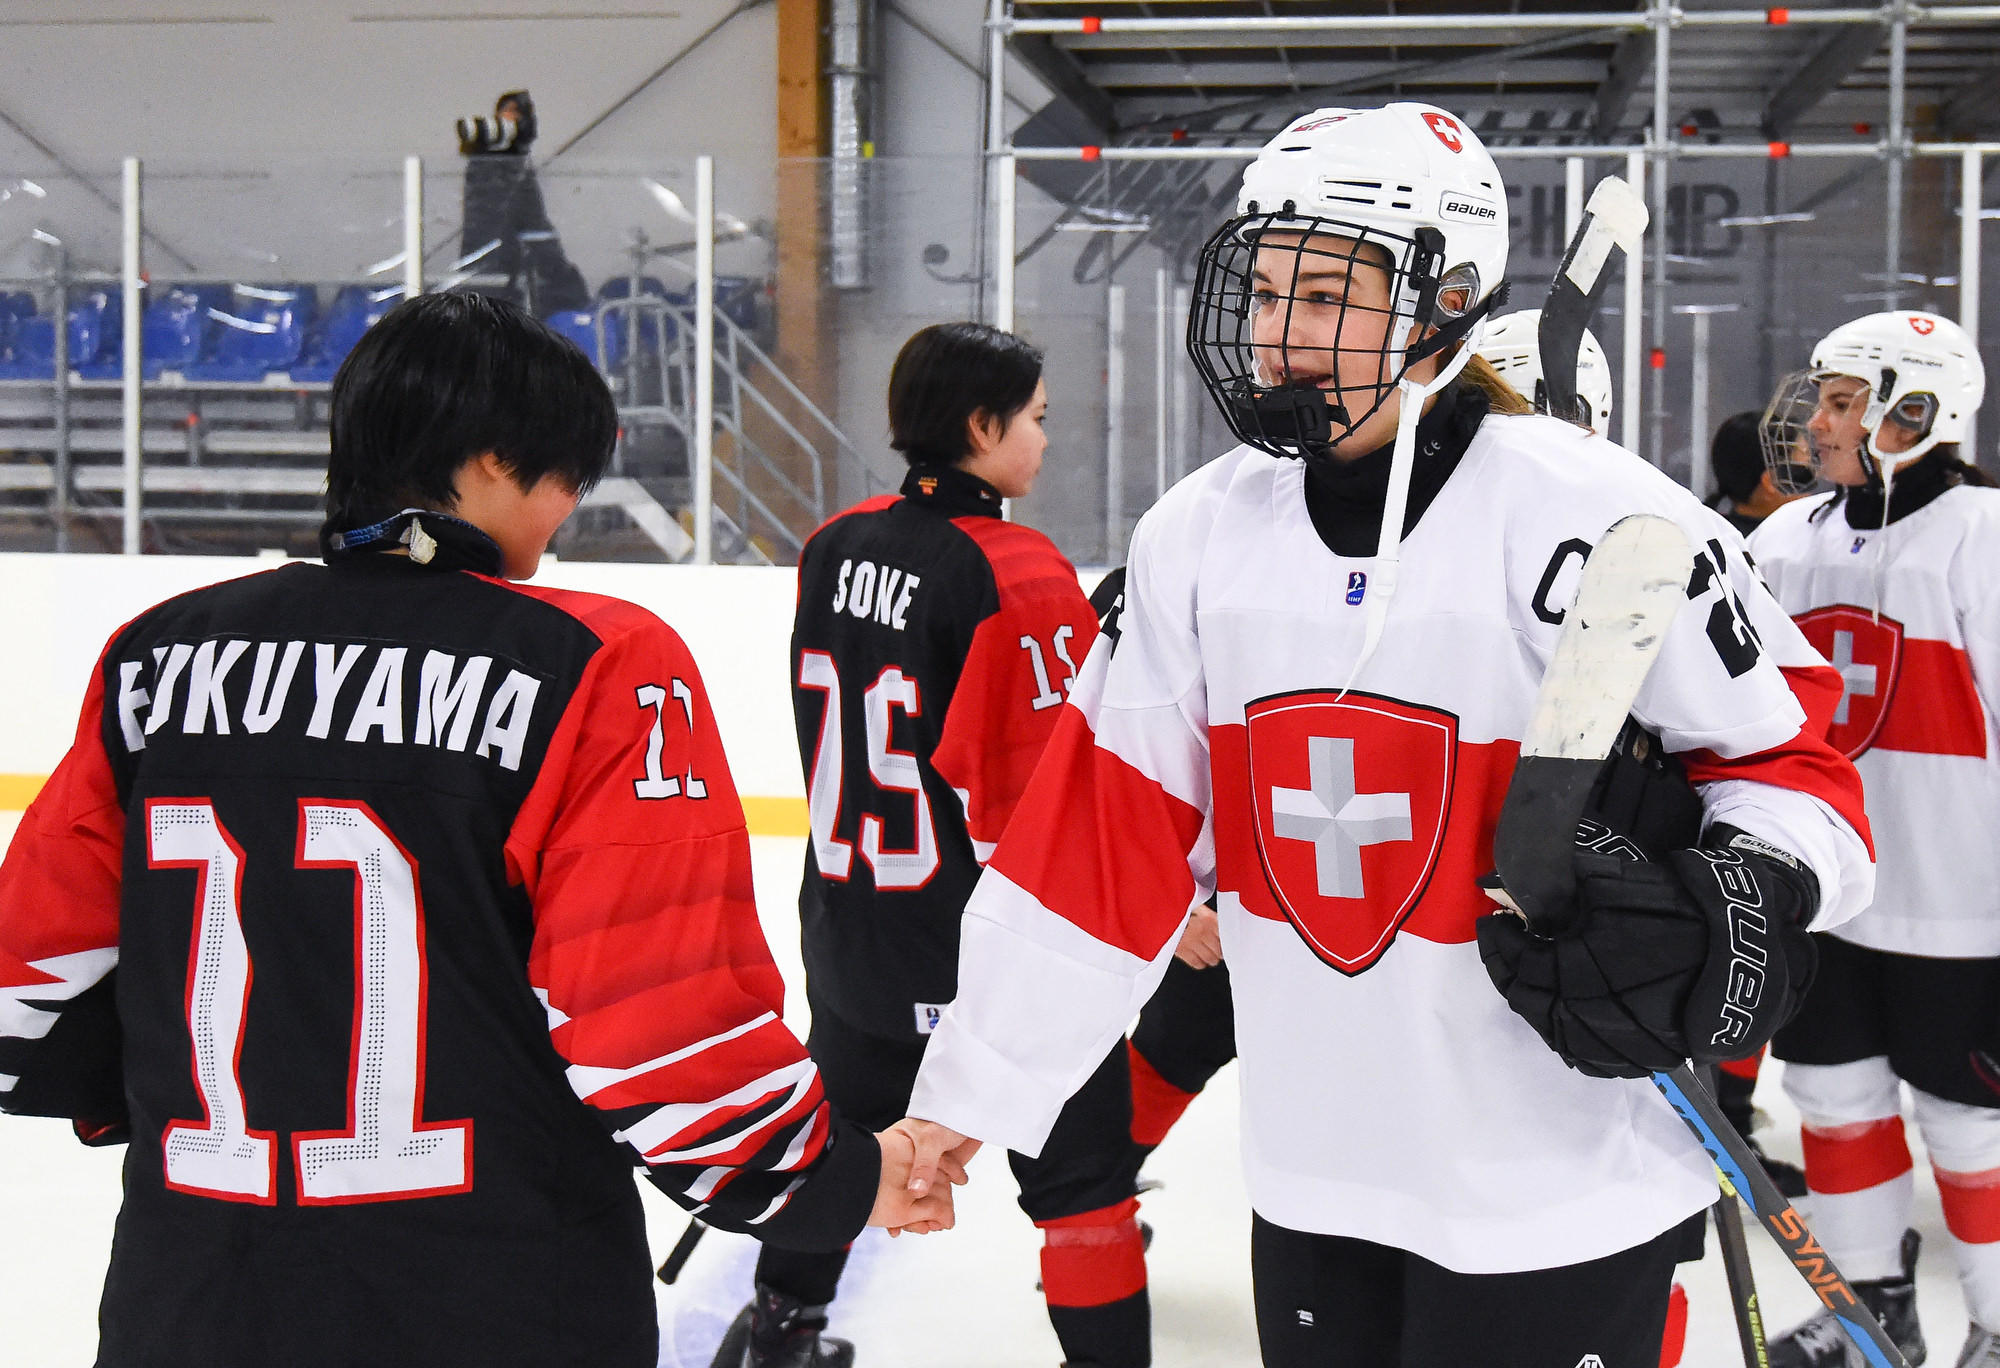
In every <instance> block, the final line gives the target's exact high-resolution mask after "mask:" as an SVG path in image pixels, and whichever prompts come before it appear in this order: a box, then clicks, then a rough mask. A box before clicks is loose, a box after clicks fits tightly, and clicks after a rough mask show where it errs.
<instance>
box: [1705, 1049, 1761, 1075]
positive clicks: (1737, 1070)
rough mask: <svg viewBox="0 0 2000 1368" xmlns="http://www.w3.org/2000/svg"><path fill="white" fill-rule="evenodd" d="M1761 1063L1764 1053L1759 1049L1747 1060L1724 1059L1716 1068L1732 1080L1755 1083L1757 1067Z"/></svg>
mask: <svg viewBox="0 0 2000 1368" xmlns="http://www.w3.org/2000/svg"><path fill="white" fill-rule="evenodd" d="M1763 1062H1764V1051H1763V1049H1762V1048H1761V1047H1759V1049H1758V1051H1757V1053H1756V1054H1753V1055H1751V1056H1750V1057H1749V1058H1748V1059H1725V1060H1723V1061H1722V1062H1721V1063H1720V1064H1718V1065H1716V1067H1717V1068H1718V1069H1721V1070H1722V1071H1723V1072H1724V1073H1726V1074H1728V1075H1730V1076H1731V1077H1732V1078H1747V1079H1749V1080H1750V1081H1751V1082H1753V1083H1754V1082H1756V1081H1757V1066H1758V1065H1760V1064H1762V1063H1763Z"/></svg>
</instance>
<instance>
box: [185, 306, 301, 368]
mask: <svg viewBox="0 0 2000 1368" xmlns="http://www.w3.org/2000/svg"><path fill="white" fill-rule="evenodd" d="M205 312H206V313H207V315H208V318H209V319H210V320H211V321H212V322H213V323H214V324H215V325H216V328H215V332H214V346H213V349H212V350H211V351H210V352H209V354H208V355H207V356H205V357H203V358H202V359H201V360H199V361H196V362H194V363H193V364H192V365H189V366H185V367H183V371H184V373H185V374H186V375H187V378H188V379H190V380H198V381H203V380H205V381H216V380H228V381H245V380H252V381H254V380H262V379H263V378H264V377H265V376H266V375H269V374H272V373H273V372H287V371H290V370H291V368H292V367H293V366H294V365H296V364H297V363H298V360H299V354H300V352H301V351H303V350H304V348H305V341H306V331H307V329H308V328H309V327H311V325H312V322H313V320H314V318H315V317H317V315H318V313H319V295H318V293H317V292H316V291H315V290H314V289H313V287H312V286H311V285H300V284H277V285H237V286H235V287H233V288H232V289H231V291H230V300H229V303H228V304H227V305H225V306H224V307H222V308H216V307H214V306H210V307H209V308H207V310H206V311H205Z"/></svg>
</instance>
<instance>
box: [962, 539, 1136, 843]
mask: <svg viewBox="0 0 2000 1368" xmlns="http://www.w3.org/2000/svg"><path fill="white" fill-rule="evenodd" d="M952 524H953V525H954V526H955V527H957V528H958V529H959V530H960V531H962V532H964V533H965V534H966V535H967V536H968V537H970V538H972V540H973V541H974V543H976V544H977V545H978V547H979V549H980V552H981V553H982V554H983V555H984V556H985V557H986V560H987V563H988V564H989V565H991V566H992V568H993V582H994V586H995V588H996V589H997V590H998V592H999V597H1000V605H999V608H998V610H997V611H996V612H994V613H993V614H992V615H991V616H990V617H988V618H987V619H986V620H985V621H984V622H982V623H980V624H979V627H978V629H977V630H976V631H975V632H974V633H973V638H972V649H971V651H970V652H969V653H968V654H967V656H966V660H965V666H964V668H963V670H961V671H960V673H959V677H958V688H957V690H956V692H954V693H953V695H952V700H951V712H950V715H949V716H947V717H946V718H945V725H944V732H943V735H942V737H941V738H940V739H939V742H938V748H937V750H936V751H935V752H934V753H933V755H932V757H931V763H932V764H933V765H934V766H936V768H937V771H938V773H939V774H941V775H943V776H944V779H945V782H946V783H948V784H950V785H951V786H952V787H953V788H954V789H956V790H957V791H958V792H959V794H960V795H961V797H962V798H963V800H964V802H965V809H966V812H965V817H966V829H967V831H968V832H969V833H970V835H971V837H972V840H973V842H974V846H973V849H974V850H975V851H976V852H978V853H980V854H981V855H982V856H983V855H984V854H986V853H987V852H988V851H989V850H990V848H991V847H992V846H993V845H994V844H995V843H997V842H998V841H999V839H1000V833H1001V832H1002V831H1003V830H1005V829H1006V826H1007V823H1008V821H1009V820H1010V819H1011V818H1012V817H1013V815H1014V805H1015V804H1016V803H1017V802H1018V801H1019V799H1020V796H1021V793H1022V791H1023V790H1024V789H1026V788H1027V786H1028V776H1029V775H1031V774H1033V773H1034V771H1035V765H1036V763H1037V762H1038V761H1039V760H1040V759H1041V757H1042V748H1043V747H1044V746H1046V745H1048V742H1049V737H1050V735H1051V733H1053V732H1054V730H1055V726H1056V718H1057V716H1058V715H1059V714H1061V713H1062V711H1063V709H1062V706H1061V704H1062V702H1063V699H1064V698H1065V697H1067V696H1068V693H1069V687H1070V685H1071V684H1073V683H1074V682H1075V680H1076V674H1077V671H1078V669H1079V668H1081V666H1082V665H1083V659H1084V657H1085V656H1086V655H1088V654H1089V653H1090V647H1091V643H1093V642H1094V641H1096V639H1097V615H1096V614H1095V613H1094V612H1092V611H1091V608H1090V600H1088V599H1086V598H1085V597H1084V596H1083V589H1082V588H1081V587H1080V586H1079V585H1078V584H1077V582H1076V569H1075V567H1074V566H1072V565H1071V564H1070V563H1069V561H1068V560H1066V559H1064V557H1063V554H1062V552H1060V551H1058V550H1056V546H1055V543H1054V542H1052V541H1050V540H1049V539H1048V538H1047V537H1045V536H1043V535H1042V534H1041V533H1040V532H1037V531H1035V530H1034V529H1033V528H1031V527H1022V526H1020V525H1019V524H1016V523H1009V522H1003V521H1001V520H1000V519H998V518H981V517H965V518H953V519H952Z"/></svg>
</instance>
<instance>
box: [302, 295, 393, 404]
mask: <svg viewBox="0 0 2000 1368" xmlns="http://www.w3.org/2000/svg"><path fill="white" fill-rule="evenodd" d="M402 302H403V291H402V288H401V287H400V286H394V285H392V286H389V287H387V288H386V289H385V288H383V287H380V286H375V285H343V286H341V287H340V293H338V294H336V295H335V296H334V297H333V305H332V307H330V308H329V309H328V310H327V311H326V314H325V316H324V317H323V318H322V319H321V320H320V323H319V326H318V327H316V328H314V329H313V332H312V335H311V337H309V338H308V339H307V341H306V346H305V352H304V356H303V358H302V359H301V360H300V361H299V363H298V364H297V365H295V366H293V367H292V379H294V380H297V381H300V382H302V383H308V384H323V383H325V382H327V381H330V380H332V379H333V376H334V373H335V372H336V371H338V370H339V369H340V363H341V362H342V361H345V360H346V359H347V354H348V353H349V352H351V351H353V350H354V344H355V343H356V342H359V341H360V340H361V334H363V333H365V332H367V331H368V330H369V329H370V328H372V327H374V326H375V323H376V321H377V320H378V319H380V318H381V317H382V315H383V314H385V313H387V312H389V310H391V309H393V308H395V307H396V306H397V305H398V304H400V303H402Z"/></svg>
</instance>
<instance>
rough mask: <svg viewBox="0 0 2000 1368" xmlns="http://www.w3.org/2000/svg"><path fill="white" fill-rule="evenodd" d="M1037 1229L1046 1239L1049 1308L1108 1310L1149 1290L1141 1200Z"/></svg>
mask: <svg viewBox="0 0 2000 1368" xmlns="http://www.w3.org/2000/svg"><path fill="white" fill-rule="evenodd" d="M1035 1224H1036V1225H1038V1226H1040V1227H1041V1228H1042V1231H1043V1234H1044V1236H1045V1237H1046V1240H1047V1243H1046V1244H1044V1245H1043V1247H1042V1293H1043V1295H1044V1296H1046V1297H1047V1298H1048V1301H1049V1305H1050V1306H1106V1305H1109V1304H1110V1303H1111V1302H1115V1301H1123V1300H1125V1298H1127V1297H1129V1296H1132V1295H1134V1294H1135V1293H1137V1292H1138V1291H1140V1290H1141V1289H1142V1288H1144V1287H1145V1285H1146V1246H1145V1243H1144V1241H1143V1240H1141V1238H1140V1236H1139V1199H1138V1198H1136V1197H1127V1198H1126V1199H1125V1200H1124V1201H1122V1202H1120V1203H1118V1205H1116V1206H1108V1207H1099V1208H1098V1209H1097V1210H1095V1211H1085V1212H1081V1213H1079V1214H1078V1215H1075V1216H1058V1217H1057V1218H1056V1219H1055V1220H1053V1221H1037V1222H1035Z"/></svg>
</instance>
